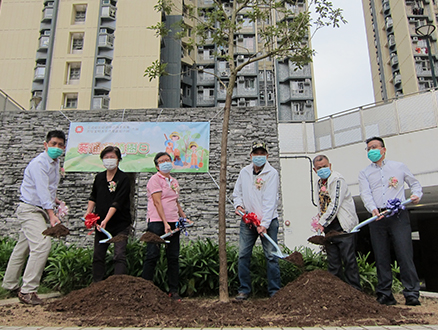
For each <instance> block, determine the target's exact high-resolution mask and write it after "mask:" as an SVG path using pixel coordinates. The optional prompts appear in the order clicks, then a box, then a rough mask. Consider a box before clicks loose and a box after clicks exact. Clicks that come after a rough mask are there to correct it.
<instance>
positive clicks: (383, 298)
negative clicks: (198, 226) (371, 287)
mask: <svg viewBox="0 0 438 330" xmlns="http://www.w3.org/2000/svg"><path fill="white" fill-rule="evenodd" d="M377 302H378V303H379V304H381V305H387V306H392V305H397V300H395V298H394V296H393V295H392V293H391V295H390V296H389V297H388V296H387V295H385V294H383V293H378V294H377Z"/></svg>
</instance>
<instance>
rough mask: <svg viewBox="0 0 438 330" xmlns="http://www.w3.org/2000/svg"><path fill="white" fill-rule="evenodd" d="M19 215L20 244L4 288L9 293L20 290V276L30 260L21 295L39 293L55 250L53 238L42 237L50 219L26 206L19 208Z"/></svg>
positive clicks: (24, 204)
mask: <svg viewBox="0 0 438 330" xmlns="http://www.w3.org/2000/svg"><path fill="white" fill-rule="evenodd" d="M16 214H17V218H18V221H19V222H20V226H21V228H20V233H19V237H18V241H17V244H16V245H15V247H14V250H13V251H12V254H11V256H10V258H9V262H8V266H7V268H6V272H5V276H4V278H3V284H2V287H3V288H4V289H7V290H15V289H18V288H19V287H20V276H21V272H22V270H23V267H24V264H25V263H26V259H27V258H28V257H29V259H27V264H26V268H25V270H24V274H23V283H22V286H21V292H22V293H31V292H37V291H38V287H39V285H40V280H41V276H42V274H43V271H44V267H45V266H46V262H47V258H48V257H49V253H50V249H51V247H52V242H51V239H50V237H46V236H44V235H43V234H42V232H43V231H44V230H46V229H47V221H48V220H49V216H48V214H47V213H46V211H44V210H43V209H41V208H40V207H37V206H33V205H29V204H26V203H20V204H19V205H18V208H17V212H16Z"/></svg>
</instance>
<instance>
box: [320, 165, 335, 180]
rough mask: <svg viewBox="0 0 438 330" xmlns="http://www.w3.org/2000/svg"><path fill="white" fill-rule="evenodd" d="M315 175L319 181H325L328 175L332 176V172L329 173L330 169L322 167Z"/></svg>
mask: <svg viewBox="0 0 438 330" xmlns="http://www.w3.org/2000/svg"><path fill="white" fill-rule="evenodd" d="M316 174H318V176H319V177H320V178H321V179H327V178H328V177H329V176H330V174H332V171H330V167H322V168H320V169H319V170H318V171H317V172H316Z"/></svg>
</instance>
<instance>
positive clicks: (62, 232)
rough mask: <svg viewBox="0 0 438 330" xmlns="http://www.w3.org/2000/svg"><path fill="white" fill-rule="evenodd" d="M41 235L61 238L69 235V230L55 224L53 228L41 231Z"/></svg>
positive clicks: (59, 224)
mask: <svg viewBox="0 0 438 330" xmlns="http://www.w3.org/2000/svg"><path fill="white" fill-rule="evenodd" d="M42 234H43V235H46V236H50V237H56V238H59V237H61V236H67V235H68V234H70V230H68V228H67V227H66V226H64V225H63V224H61V223H58V224H56V225H55V226H53V227H50V228H47V229H46V230H44V231H43V233H42Z"/></svg>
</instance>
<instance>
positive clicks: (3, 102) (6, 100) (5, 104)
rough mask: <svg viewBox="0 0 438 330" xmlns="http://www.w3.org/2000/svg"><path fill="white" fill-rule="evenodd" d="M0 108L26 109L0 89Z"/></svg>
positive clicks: (5, 109)
mask: <svg viewBox="0 0 438 330" xmlns="http://www.w3.org/2000/svg"><path fill="white" fill-rule="evenodd" d="M0 110H1V111H10V110H26V109H25V108H23V107H22V106H21V105H20V104H18V102H16V101H15V100H14V99H12V98H11V97H10V96H9V95H8V94H6V93H5V92H4V91H2V90H1V89H0Z"/></svg>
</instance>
